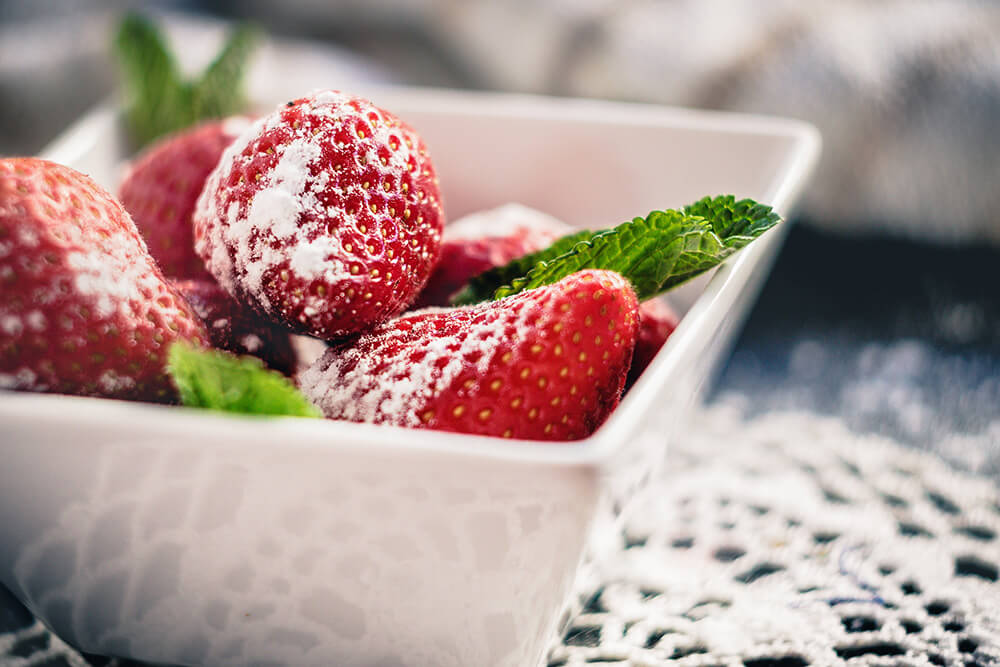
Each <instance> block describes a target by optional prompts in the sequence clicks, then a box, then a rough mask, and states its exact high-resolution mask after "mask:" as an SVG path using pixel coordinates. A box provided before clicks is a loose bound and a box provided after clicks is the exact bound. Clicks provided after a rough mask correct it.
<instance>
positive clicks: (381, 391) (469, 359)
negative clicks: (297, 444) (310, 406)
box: [299, 295, 532, 426]
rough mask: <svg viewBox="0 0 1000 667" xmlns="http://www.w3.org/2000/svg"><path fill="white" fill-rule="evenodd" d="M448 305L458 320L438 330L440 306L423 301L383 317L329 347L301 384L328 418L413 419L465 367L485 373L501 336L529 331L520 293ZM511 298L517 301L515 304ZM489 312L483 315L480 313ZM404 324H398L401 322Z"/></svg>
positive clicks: (388, 421)
mask: <svg viewBox="0 0 1000 667" xmlns="http://www.w3.org/2000/svg"><path fill="white" fill-rule="evenodd" d="M520 296H521V295H518V296H517V297H513V299H514V300H516V301H513V302H512V301H506V302H504V303H502V304H499V303H496V302H491V303H486V304H480V305H478V306H472V307H469V308H463V309H459V310H450V311H448V312H449V313H450V314H449V315H448V317H449V318H452V320H453V321H454V322H460V324H459V326H458V328H457V330H456V331H454V332H453V333H452V335H445V336H442V335H441V334H440V333H439V330H440V327H439V325H440V321H441V318H440V317H434V315H439V314H441V313H444V312H446V309H440V308H428V309H425V310H421V311H415V312H414V313H410V314H408V315H407V316H406V317H403V318H400V319H398V320H395V321H393V322H388V323H386V324H384V325H382V326H381V327H378V328H377V329H375V330H374V331H373V332H371V333H369V334H366V335H364V336H362V337H361V338H360V339H359V340H358V341H357V342H356V343H354V344H352V345H350V346H349V347H346V348H341V349H337V348H331V349H330V350H328V351H327V353H326V354H325V355H324V356H323V357H322V358H321V359H320V360H319V361H318V362H317V363H315V364H314V365H313V366H311V367H310V368H309V369H308V370H307V371H305V372H304V373H303V374H302V375H301V376H300V378H299V382H300V385H301V388H302V390H303V391H304V392H305V394H306V395H307V396H309V397H310V398H311V399H312V401H313V402H314V403H315V404H316V405H317V406H319V407H320V409H321V410H323V412H324V414H326V415H327V416H328V417H332V418H337V419H347V420H350V421H358V422H368V423H377V424H395V425H397V426H417V425H419V424H420V421H421V413H422V411H423V409H424V407H425V406H426V405H427V404H428V402H429V401H430V400H431V399H433V398H435V397H437V396H439V395H441V394H442V393H444V392H446V391H448V390H449V388H450V387H451V385H452V383H453V382H454V381H455V379H456V378H457V377H458V376H459V374H460V373H462V372H463V370H468V369H474V371H475V374H476V375H477V376H480V377H481V376H483V375H485V374H486V373H487V371H488V369H489V367H490V364H491V363H492V361H493V359H494V356H495V354H496V351H497V349H498V347H499V346H500V344H501V343H503V342H504V341H508V342H509V341H510V340H511V336H510V335H509V334H510V328H511V327H512V326H513V328H514V331H515V332H516V333H515V334H514V336H513V338H514V339H518V338H523V337H526V336H528V335H529V328H528V325H527V322H526V320H527V316H528V313H529V311H531V310H532V309H530V308H528V307H519V305H521V306H525V305H527V302H526V301H525V299H523V298H519V297H520ZM517 302H521V303H520V304H518V303H517ZM484 313H488V315H487V316H486V317H480V316H481V315H483V314H484ZM404 322H405V323H406V324H410V326H403V327H401V326H400V324H401V323H404Z"/></svg>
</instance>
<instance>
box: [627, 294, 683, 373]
mask: <svg viewBox="0 0 1000 667" xmlns="http://www.w3.org/2000/svg"><path fill="white" fill-rule="evenodd" d="M676 328H677V315H676V314H675V313H674V311H673V309H671V308H670V306H668V305H667V303H666V302H665V301H662V300H661V299H650V300H649V301H643V302H642V305H641V306H639V333H638V335H637V337H636V341H635V353H634V354H633V355H632V367H631V368H630V369H629V371H628V378H627V379H626V380H625V388H626V389H628V388H629V387H631V386H632V385H634V384H635V381H636V380H638V379H639V376H640V375H642V372H643V371H644V370H646V367H647V366H649V364H650V363H651V362H652V361H653V357H655V356H656V353H657V352H659V351H660V348H661V347H663V344H664V343H666V342H667V338H669V337H670V334H672V333H673V332H674V329H676Z"/></svg>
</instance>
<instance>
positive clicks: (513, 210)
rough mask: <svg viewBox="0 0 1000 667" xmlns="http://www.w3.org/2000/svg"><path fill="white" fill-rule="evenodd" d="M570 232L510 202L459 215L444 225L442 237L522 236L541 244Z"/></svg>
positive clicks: (562, 224) (548, 217)
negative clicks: (460, 216)
mask: <svg viewBox="0 0 1000 667" xmlns="http://www.w3.org/2000/svg"><path fill="white" fill-rule="evenodd" d="M572 231H573V228H572V227H570V226H569V225H567V224H566V223H565V222H563V221H561V220H559V219H558V218H554V217H552V216H551V215H549V214H547V213H542V212H541V211H539V210H537V209H533V208H530V207H528V206H524V205H523V204H516V203H510V204H504V205H503V206H498V207H497V208H493V209H489V210H486V211H477V212H476V213H470V214H469V215H467V216H465V217H463V218H459V219H458V220H456V221H455V222H453V223H451V224H450V225H448V226H447V227H445V228H444V233H443V238H444V239H445V240H446V241H459V240H475V239H481V238H503V237H510V236H515V235H523V236H525V237H526V238H527V239H528V241H529V243H530V245H532V246H539V247H542V246H545V245H548V243H549V242H550V241H552V240H553V239H556V238H558V237H560V236H564V235H566V234H569V233H571V232H572ZM536 236H537V239H536Z"/></svg>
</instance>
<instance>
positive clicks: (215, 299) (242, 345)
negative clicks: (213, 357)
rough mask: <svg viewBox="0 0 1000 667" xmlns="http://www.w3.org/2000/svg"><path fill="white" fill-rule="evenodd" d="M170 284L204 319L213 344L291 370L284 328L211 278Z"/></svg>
mask: <svg viewBox="0 0 1000 667" xmlns="http://www.w3.org/2000/svg"><path fill="white" fill-rule="evenodd" d="M172 284H173V286H174V287H176V288H177V290H178V291H180V293H181V294H183V295H184V298H185V299H187V302H188V303H189V304H191V307H192V308H194V311H195V312H196V313H197V314H198V317H200V318H201V320H202V321H203V322H204V323H205V326H206V327H207V328H208V335H209V339H210V340H211V343H212V346H213V347H217V348H220V349H223V350H227V351H229V352H233V353H235V354H249V355H253V356H255V357H259V358H260V359H262V360H263V361H264V363H265V364H267V365H268V366H270V367H271V368H273V369H274V370H276V371H280V372H282V373H284V374H285V375H291V374H292V373H293V372H294V371H295V365H296V355H295V350H294V348H293V347H292V339H291V337H290V336H289V333H288V331H286V330H284V329H281V328H278V327H275V326H274V325H272V324H271V323H270V322H268V321H265V320H263V319H262V318H261V317H260V316H259V315H257V314H256V313H255V312H253V311H252V310H250V309H249V308H247V307H246V306H243V305H241V304H240V303H238V302H237V301H235V300H234V299H233V297H231V296H229V293H228V292H226V291H225V290H224V289H222V288H221V287H219V285H218V284H217V283H216V282H215V281H214V280H181V281H172Z"/></svg>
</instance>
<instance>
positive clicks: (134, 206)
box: [119, 117, 250, 279]
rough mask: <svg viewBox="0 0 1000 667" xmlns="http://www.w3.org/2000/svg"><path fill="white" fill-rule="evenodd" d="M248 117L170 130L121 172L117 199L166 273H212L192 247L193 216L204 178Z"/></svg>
mask: <svg viewBox="0 0 1000 667" xmlns="http://www.w3.org/2000/svg"><path fill="white" fill-rule="evenodd" d="M249 122H250V121H249V119H246V118H241V117H234V118H229V119H226V120H221V121H210V122H208V123H204V124H203V125H199V126H197V127H195V128H192V129H190V130H185V131H182V132H179V133H177V134H174V135H172V136H169V137H167V138H165V139H162V140H160V141H159V142H157V143H156V144H154V145H153V146H151V147H150V148H148V149H146V151H145V152H144V153H143V154H142V155H140V156H139V157H138V158H137V159H136V160H135V162H133V163H132V165H131V166H130V167H129V169H128V172H127V173H126V174H125V178H124V179H123V180H122V184H121V187H120V189H119V198H120V199H121V203H122V205H123V206H125V210H127V211H128V212H129V214H130V215H131V216H132V220H134V221H135V224H136V227H138V228H139V231H140V232H141V233H142V235H143V237H144V238H145V239H146V245H147V247H148V248H149V252H150V254H151V255H152V256H153V258H154V259H155V260H156V261H157V263H158V264H159V265H160V269H161V270H162V271H163V273H164V274H166V275H167V276H170V277H172V278H196V279H210V278H211V276H210V274H209V273H208V271H207V270H206V269H205V263H204V262H202V260H201V258H200V257H198V255H197V253H195V251H194V230H193V229H192V224H191V216H192V214H193V213H194V208H195V203H196V202H197V201H198V195H200V194H201V190H202V188H203V187H204V185H205V179H206V178H208V175H209V174H210V173H211V171H212V170H213V169H215V165H217V164H218V163H219V158H220V157H222V152H223V151H224V150H225V149H226V147H227V146H229V144H231V143H232V142H233V140H234V139H236V137H238V136H239V134H240V133H241V132H243V131H244V130H245V129H246V128H247V126H248V124H249Z"/></svg>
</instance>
